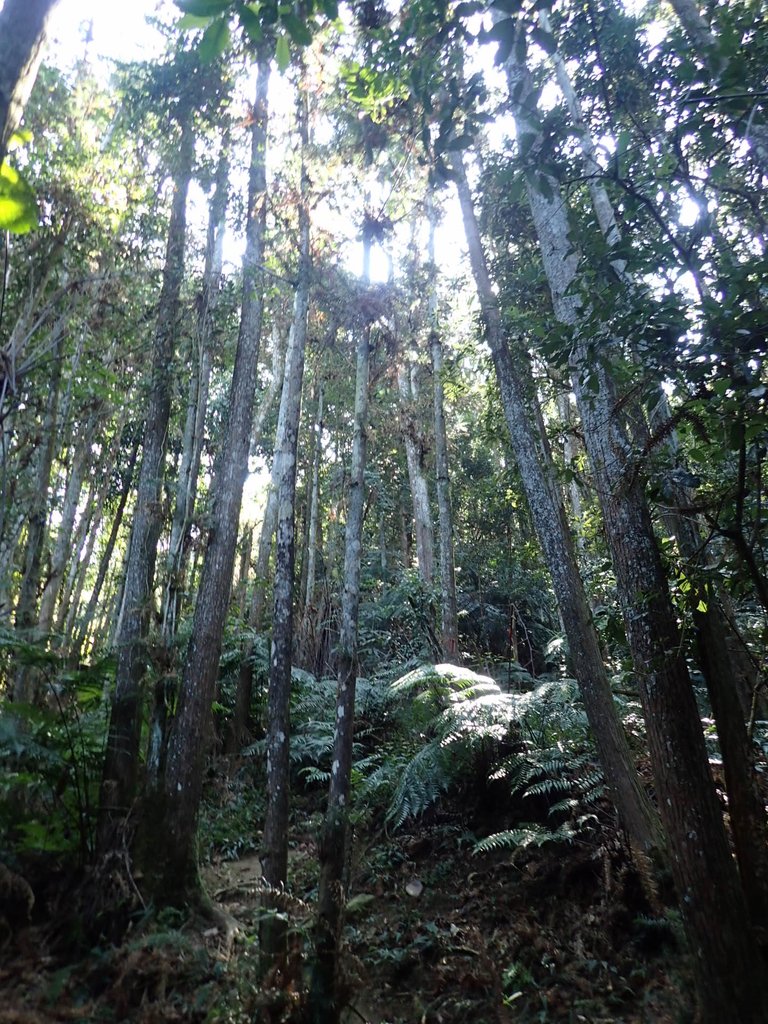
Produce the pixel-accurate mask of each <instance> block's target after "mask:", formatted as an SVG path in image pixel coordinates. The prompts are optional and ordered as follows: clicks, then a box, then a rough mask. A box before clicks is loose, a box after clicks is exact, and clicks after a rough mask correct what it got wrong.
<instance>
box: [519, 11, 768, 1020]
mask: <svg viewBox="0 0 768 1024" xmlns="http://www.w3.org/2000/svg"><path fill="white" fill-rule="evenodd" d="M520 31H523V29H522V28H520ZM506 70H507V77H508V80H509V90H510V106H511V108H512V111H513V114H514V116H515V120H516V123H517V131H518V137H521V136H522V135H527V136H528V138H529V142H530V143H531V145H530V150H529V156H530V159H532V160H535V159H536V157H537V154H538V152H539V150H540V148H541V145H542V141H543V140H542V135H541V131H540V129H539V127H538V125H537V124H536V122H535V120H534V119H533V116H532V112H533V111H535V109H536V108H535V102H534V101H533V100H532V96H533V85H532V82H531V80H530V76H529V73H528V71H527V68H526V67H525V65H524V64H523V63H522V61H521V60H520V56H519V54H518V53H517V52H516V49H515V47H514V46H513V47H512V51H511V53H510V56H509V58H508V59H507V63H506ZM528 197H529V201H530V206H531V213H532V217H533V221H534V225H535V228H536V232H537V235H538V238H539V244H540V247H541V254H542V261H543V265H544V270H545V272H546V275H547V279H548V282H549V287H550V291H551V293H552V301H553V305H554V309H555V314H556V316H557V318H558V319H559V320H560V321H561V323H563V324H564V325H566V326H567V327H570V328H572V329H573V347H572V354H571V359H570V368H571V380H572V386H573V389H574V394H575V395H576V399H577V403H578V407H579V414H580V416H581V420H582V424H583V426H584V434H585V446H586V449H587V454H588V456H589V460H590V465H591V469H592V476H593V480H594V484H595V489H596V491H597V495H598V499H599V501H600V506H601V509H602V512H603V518H604V521H605V527H606V534H607V537H608V543H609V548H610V551H611V557H612V561H613V565H614V571H615V574H616V581H617V588H618V592H619V600H620V603H621V606H622V611H623V614H624V621H625V626H626V629H627V636H628V640H629V643H630V648H631V651H632V656H633V661H634V666H635V673H636V676H637V681H638V689H639V694H640V699H641V702H642V705H643V710H644V716H645V721H646V728H647V733H648V741H649V746H650V752H651V761H652V764H653V769H654V777H655V781H656V787H657V791H658V794H659V805H660V811H661V815H662V819H663V821H664V824H665V827H666V831H667V834H668V837H669V842H670V853H671V866H672V871H673V875H674V878H675V882H676V885H677V889H678V894H679V896H680V901H681V911H682V915H683V921H684V923H685V927H686V932H687V935H688V938H689V941H690V944H691V949H692V952H693V955H694V963H695V967H696V973H697V981H698V989H699V996H700V1008H701V1012H702V1015H703V1018H704V1019H705V1020H706V1021H712V1022H713V1024H714V1022H715V1021H718V1022H733V1024H736V1022H737V1021H739V1022H741V1024H747V1022H752V1021H754V1022H755V1024H756V1022H757V1021H762V1020H764V1019H765V1013H766V1005H765V995H764V993H763V991H762V987H761V986H760V984H759V983H758V982H757V980H756V979H757V978H759V976H760V968H759V955H758V952H757V948H756V945H755V942H754V936H753V935H752V934H751V929H750V928H749V927H748V925H747V922H748V914H747V907H746V902H745V900H744V894H743V891H742V889H741V886H740V883H739V878H738V874H737V871H736V867H735V865H734V863H733V860H732V858H731V855H730V851H729V849H728V843H727V839H726V835H725V829H724V827H723V822H722V817H721V814H720V810H719V807H718V803H717V799H716V795H715V790H714V786H713V784H712V778H711V775H710V772H709V765H708V762H707V755H706V749H705V746H704V738H703V734H702V729H701V723H700V721H699V716H698V709H697V707H696V702H695V700H694V696H693V690H692V688H691V685H690V679H689V676H688V668H687V665H686V663H685V659H684V657H683V654H682V649H681V644H680V635H679V631H678V628H677V622H676V617H675V613H674V609H673V607H672V602H671V599H670V595H669V590H668V585H667V580H666V576H665V574H664V570H663V567H662V563H661V559H660V556H659V551H658V547H657V544H656V538H655V536H654V532H653V525H652V521H651V517H650V514H649V510H648V507H647V504H646V501H645V494H644V490H643V485H642V481H641V480H640V478H639V475H638V474H637V473H636V472H635V469H634V467H633V465H632V462H631V459H630V453H631V448H630V445H629V443H628V440H627V437H626V435H625V433H624V430H623V424H622V422H621V414H620V413H619V412H618V411H617V410H618V409H620V408H621V406H620V405H619V404H618V398H619V396H618V395H617V394H616V391H615V387H614V383H613V381H612V379H611V376H610V371H609V369H608V367H607V366H606V365H605V364H604V363H603V362H599V361H598V359H599V357H597V356H596V355H595V354H594V353H593V352H590V350H589V348H588V346H587V344H586V341H585V339H584V337H583V333H584V332H585V331H587V326H586V323H584V322H583V321H584V317H585V311H584V310H583V309H582V307H581V302H580V298H579V295H578V294H577V293H576V292H575V290H574V287H573V286H574V283H575V282H576V277H577V268H578V261H579V254H578V252H576V251H574V249H573V248H572V246H571V243H570V242H569V238H568V236H569V231H568V217H567V210H566V207H565V204H564V201H563V199H562V197H561V194H560V189H559V184H558V182H557V181H555V180H554V179H553V178H551V177H550V178H548V181H547V189H546V194H544V191H543V190H542V189H541V188H540V187H539V186H538V185H537V182H536V181H535V180H534V179H533V178H532V177H529V179H528ZM590 330H591V331H594V325H591V328H590ZM714 922H716V925H715V924H714Z"/></svg>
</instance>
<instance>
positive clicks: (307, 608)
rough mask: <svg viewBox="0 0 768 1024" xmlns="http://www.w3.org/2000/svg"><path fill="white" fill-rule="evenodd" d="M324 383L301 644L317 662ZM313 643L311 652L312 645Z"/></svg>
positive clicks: (312, 661)
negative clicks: (317, 587) (317, 579)
mask: <svg viewBox="0 0 768 1024" xmlns="http://www.w3.org/2000/svg"><path fill="white" fill-rule="evenodd" d="M323 397H324V395H323V384H322V381H321V382H320V383H319V384H318V385H317V412H316V414H315V425H314V439H315V443H314V446H313V451H312V482H311V491H310V498H309V523H308V525H307V558H306V583H305V588H304V608H303V610H302V620H301V646H302V648H303V650H304V661H305V662H307V663H309V664H311V665H313V666H314V664H315V661H316V653H317V652H316V651H315V649H314V647H315V645H314V632H315V625H316V623H315V611H316V609H315V585H316V577H317V543H318V537H319V532H320V531H319V519H320V466H321V463H322V458H323ZM310 646H311V647H312V652H311V654H310V652H309V647H310Z"/></svg>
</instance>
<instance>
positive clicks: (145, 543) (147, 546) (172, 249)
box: [98, 113, 194, 852]
mask: <svg viewBox="0 0 768 1024" xmlns="http://www.w3.org/2000/svg"><path fill="white" fill-rule="evenodd" d="M193 160H194V135H193V131H192V127H191V115H190V114H189V113H188V114H187V120H186V122H185V123H184V125H183V128H182V136H181V149H180V152H179V162H178V165H177V168H176V171H175V174H174V194H173V205H172V209H171V218H170V222H169V225H168V240H167V246H166V253H165V265H164V268H163V284H162V289H161V292H160V300H159V305H158V313H157V326H156V329H155V336H154V343H153V350H152V369H151V375H152V376H151V388H150V394H149V407H148V410H147V419H146V426H145V429H144V439H143V453H142V459H141V468H140V470H139V479H138V486H137V492H136V507H135V511H134V517H133V527H132V530H131V539H130V544H129V549H128V557H127V561H126V569H125V582H124V587H123V612H122V618H121V626H120V629H119V631H118V635H117V637H116V645H117V674H116V680H115V693H114V697H113V701H112V711H111V715H110V723H109V735H108V738H107V750H106V755H105V763H104V772H103V776H102V784H101V795H100V812H99V835H98V846H99V849H100V850H101V851H102V852H106V850H107V849H109V848H110V846H111V844H112V843H113V842H114V841H115V840H116V834H115V828H116V826H117V827H119V824H120V822H122V821H123V819H124V818H125V815H126V814H127V812H128V809H129V808H130V805H131V803H132V801H133V798H134V795H135V791H136V781H137V773H138V758H139V735H140V729H141V713H140V702H141V682H142V679H143V676H144V671H145V664H146V651H145V638H146V635H147V630H148V625H149V603H150V599H151V594H152V586H153V582H154V575H155V561H156V558H157V543H158V539H159V535H160V529H161V525H162V511H161V487H162V478H163V464H164V461H165V452H166V444H167V436H168V421H169V418H170V411H171V383H172V377H173V372H174V366H175V360H174V350H175V342H176V333H177V320H178V310H179V296H180V292H181V283H182V277H183V274H184V248H185V241H186V202H187V191H188V189H189V182H190V179H191V177H192V165H193Z"/></svg>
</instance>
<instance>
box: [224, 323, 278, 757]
mask: <svg viewBox="0 0 768 1024" xmlns="http://www.w3.org/2000/svg"><path fill="white" fill-rule="evenodd" d="M284 375H285V348H284V344H283V341H282V339H281V336H280V332H279V331H278V329H277V327H273V330H272V381H271V383H270V386H269V390H268V392H267V394H266V395H265V396H264V401H263V402H262V403H261V406H260V409H259V414H258V415H257V416H256V422H255V423H254V431H253V437H254V439H256V438H260V437H261V434H262V432H263V428H264V420H265V419H266V413H267V410H268V408H270V407H271V405H272V402H273V401H274V399H275V396H276V395H277V394H278V392H279V393H280V397H281V403H282V389H283V388H284V386H285V380H284ZM279 418H280V417H279V415H278V421H279ZM278 425H279V424H278ZM277 450H278V434H277V430H276V431H275V445H274V452H275V457H273V459H272V471H271V474H270V481H269V487H268V489H267V501H266V504H265V506H264V518H263V520H262V523H261V531H260V533H259V545H258V549H257V553H256V566H255V570H254V580H253V590H252V592H251V600H250V605H249V607H248V619H247V625H248V628H249V629H250V630H259V629H261V628H262V627H263V624H264V610H265V608H266V604H267V577H268V575H269V559H270V556H271V554H272V539H273V537H274V535H275V530H276V529H277V478H278V476H279V467H278V464H277V458H276V456H277ZM255 649H256V647H255V644H254V643H253V641H252V640H248V642H247V643H245V644H244V645H243V653H242V656H241V658H240V669H239V671H238V676H237V691H236V693H235V710H234V714H233V716H232V725H231V728H230V730H229V735H228V736H227V738H226V749H227V753H229V754H233V753H235V751H237V750H239V749H240V747H241V746H242V744H243V743H244V742H246V741H247V737H248V718H249V715H250V711H251V698H252V696H253V656H254V652H255Z"/></svg>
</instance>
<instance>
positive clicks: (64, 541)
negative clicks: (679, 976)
mask: <svg viewBox="0 0 768 1024" xmlns="http://www.w3.org/2000/svg"><path fill="white" fill-rule="evenodd" d="M102 411H103V410H102ZM97 415H98V413H97V414H94V416H93V417H92V418H91V420H90V422H89V423H87V424H86V425H85V428H84V430H83V436H82V438H80V439H79V441H78V443H77V445H76V447H74V448H73V450H72V453H71V465H70V467H69V476H68V477H67V486H66V488H65V490H64V500H63V502H62V506H61V519H60V521H59V526H58V530H57V532H56V543H55V544H54V547H53V554H52V557H51V566H50V569H49V572H48V578H47V579H46V581H45V586H44V587H43V593H42V596H41V598H40V611H39V613H38V621H37V628H38V629H39V631H40V634H41V635H45V634H46V633H49V632H50V630H51V626H52V624H53V615H54V611H55V609H56V600H57V598H58V596H59V590H60V588H61V582H62V579H63V578H64V572H65V570H66V568H67V561H68V559H69V555H70V552H71V549H72V531H73V530H74V527H75V517H76V515H77V509H78V505H79V504H80V496H81V494H82V490H83V484H84V482H85V478H86V476H87V474H88V470H89V468H90V464H91V459H92V457H93V456H92V450H91V449H92V444H93V439H94V436H95V432H96V423H97V420H96V416H97Z"/></svg>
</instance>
